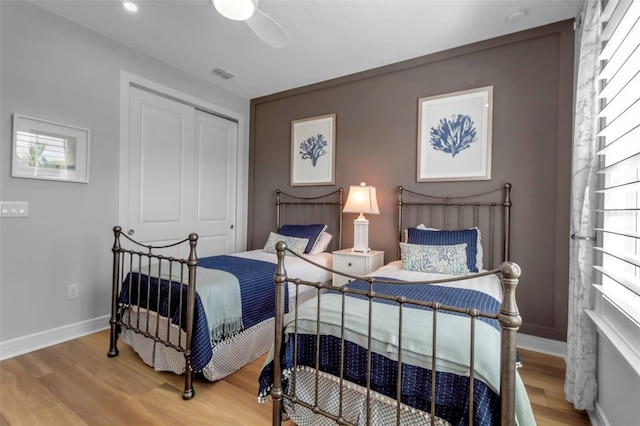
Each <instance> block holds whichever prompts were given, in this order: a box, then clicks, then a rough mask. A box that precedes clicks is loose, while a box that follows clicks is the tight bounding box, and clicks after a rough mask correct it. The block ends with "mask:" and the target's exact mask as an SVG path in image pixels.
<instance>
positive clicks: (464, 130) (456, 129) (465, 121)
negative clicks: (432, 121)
mask: <svg viewBox="0 0 640 426" xmlns="http://www.w3.org/2000/svg"><path fill="white" fill-rule="evenodd" d="M476 134H477V133H476V128H475V125H474V124H473V120H472V119H471V117H469V116H468V115H463V114H452V115H451V120H448V119H447V118H441V119H440V122H439V124H438V127H437V128H435V127H432V128H431V146H432V147H433V149H435V150H436V151H443V152H445V153H447V154H451V155H452V156H453V158H455V157H456V155H458V154H459V153H460V152H461V151H464V150H465V149H467V148H469V146H471V144H472V143H473V142H475V141H477V140H478V138H477V137H476Z"/></svg>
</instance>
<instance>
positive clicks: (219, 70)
mask: <svg viewBox="0 0 640 426" xmlns="http://www.w3.org/2000/svg"><path fill="white" fill-rule="evenodd" d="M213 73H214V74H215V75H217V76H218V77H220V78H223V79H225V80H229V79H230V78H233V77H235V76H234V75H233V74H231V73H230V72H228V71H225V70H223V69H222V68H214V69H213Z"/></svg>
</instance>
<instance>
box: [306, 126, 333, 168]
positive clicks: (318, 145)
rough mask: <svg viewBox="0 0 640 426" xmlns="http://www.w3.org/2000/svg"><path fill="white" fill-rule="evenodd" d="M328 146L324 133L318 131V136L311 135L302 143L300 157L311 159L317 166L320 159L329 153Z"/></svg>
mask: <svg viewBox="0 0 640 426" xmlns="http://www.w3.org/2000/svg"><path fill="white" fill-rule="evenodd" d="M326 146H327V141H326V140H325V139H324V136H323V135H322V134H320V133H318V136H311V137H310V138H309V139H307V140H305V141H302V142H301V143H300V152H299V154H300V158H302V159H303V160H308V159H311V164H312V165H313V167H315V166H316V165H317V164H318V159H319V158H320V157H322V156H323V155H326V154H327V151H326V150H325V147H326Z"/></svg>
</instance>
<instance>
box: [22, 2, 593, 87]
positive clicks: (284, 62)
mask: <svg viewBox="0 0 640 426" xmlns="http://www.w3.org/2000/svg"><path fill="white" fill-rule="evenodd" d="M31 1H32V3H34V4H37V5H39V6H41V7H43V8H45V9H47V10H49V11H51V12H53V13H56V14H58V15H60V16H63V17H65V18H68V19H70V20H72V21H74V22H77V23H78V24H81V25H83V26H86V27H88V28H91V29H93V30H94V31H97V32H98V33H101V34H103V35H105V36H107V37H109V38H112V39H114V40H117V41H119V42H121V43H124V44H126V45H128V46H130V47H132V48H134V49H137V50H139V51H141V52H144V53H146V54H148V55H151V56H153V57H155V58H157V59H160V60H162V61H164V62H167V63H169V64H172V65H174V66H175V67H178V68H180V69H182V70H184V71H186V72H188V73H191V74H193V75H195V76H198V77H200V78H202V79H204V80H206V81H209V82H211V83H213V84H216V85H218V86H221V87H224V88H226V89H227V90H229V91H231V92H233V93H236V94H238V95H240V96H243V97H245V98H248V99H253V98H256V97H260V96H264V95H268V94H272V93H277V92H280V91H283V90H287V89H292V88H295V87H300V86H304V85H307V84H311V83H316V82H320V81H324V80H328V79H331V78H335V77H340V76H344V75H348V74H352V73H356V72H359V71H364V70H367V69H371V68H376V67H379V66H382V65H387V64H391V63H395V62H399V61H402V60H405V59H410V58H415V57H418V56H422V55H426V54H429V53H433V52H438V51H441V50H445V49H449V48H452V47H456V46H462V45H465V44H469V43H472V42H475V41H479V40H485V39H489V38H493V37H497V36H500V35H504V34H508V33H512V32H516V31H521V30H524V29H527V28H532V27H537V26H540V25H545V24H548V23H552V22H557V21H560V20H564V19H569V18H573V17H576V16H577V14H578V12H579V9H580V7H581V5H582V0H528V1H527V0H502V1H497V0H386V1H382V0H368V1H365V0H340V1H336V0H260V3H259V6H258V7H259V9H260V10H262V11H263V12H265V13H266V14H268V15H269V16H271V17H272V18H273V19H275V20H276V21H277V22H278V23H280V25H281V26H282V27H284V28H285V30H286V31H287V32H288V34H289V36H290V38H291V44H289V45H288V46H287V47H284V48H280V49H276V48H272V47H270V46H268V45H267V44H265V43H264V42H263V41H261V40H260V39H259V38H258V37H257V36H256V35H255V34H254V33H253V32H252V31H251V29H250V28H249V27H248V26H247V25H246V24H245V23H244V22H238V21H231V20H228V19H226V18H223V17H222V16H220V15H219V14H218V13H217V11H216V10H215V8H214V7H213V5H212V4H211V2H210V0H134V1H136V2H137V4H138V6H139V10H138V12H137V13H135V14H132V13H130V12H127V11H126V10H124V8H123V7H122V4H121V2H120V1H117V0H110V1H102V0H81V1H79V0H73V1H69V0H31ZM516 11H524V12H525V16H521V17H520V18H518V19H515V20H513V21H510V22H508V21H507V19H506V17H507V16H508V15H509V14H512V13H514V12H516ZM216 67H220V68H223V69H224V70H226V71H228V72H230V73H231V74H233V75H235V77H234V78H232V79H230V80H223V79H221V78H220V77H218V76H216V75H214V74H213V73H212V70H213V69H214V68H216Z"/></svg>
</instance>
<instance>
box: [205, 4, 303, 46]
mask: <svg viewBox="0 0 640 426" xmlns="http://www.w3.org/2000/svg"><path fill="white" fill-rule="evenodd" d="M211 2H212V3H213V5H214V6H215V8H216V10H217V11H218V12H219V13H220V14H221V15H222V16H224V17H225V18H228V19H232V20H234V21H244V22H246V24H247V25H248V26H249V28H251V30H252V31H253V32H254V33H256V35H257V36H258V37H260V39H262V41H264V42H265V43H267V44H268V45H270V46H272V47H277V48H280V47H285V46H286V45H288V44H289V43H290V42H291V39H290V38H289V34H287V32H286V31H285V30H284V28H282V26H280V24H278V23H277V22H276V21H275V20H274V19H273V18H272V17H270V16H269V15H267V14H266V13H264V12H262V11H261V10H260V9H258V0H211Z"/></svg>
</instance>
